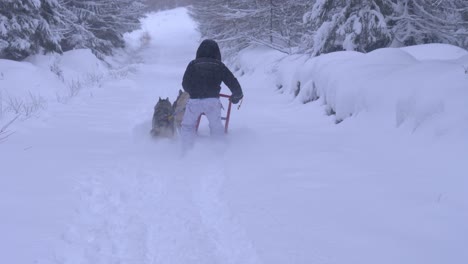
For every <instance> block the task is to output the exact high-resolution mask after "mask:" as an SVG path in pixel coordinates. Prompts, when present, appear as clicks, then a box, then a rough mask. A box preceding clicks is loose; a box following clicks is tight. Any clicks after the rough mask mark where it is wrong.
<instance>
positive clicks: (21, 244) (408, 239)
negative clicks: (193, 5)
mask: <svg viewBox="0 0 468 264" xmlns="http://www.w3.org/2000/svg"><path fill="white" fill-rule="evenodd" d="M150 25H151V27H150V28H147V30H148V31H149V32H150V35H151V36H152V37H153V39H152V42H151V44H150V45H149V46H147V47H144V48H143V49H140V50H138V51H135V53H133V54H132V61H133V62H132V63H134V67H135V68H136V69H137V70H136V73H135V74H133V75H131V76H130V77H129V78H127V79H124V80H119V81H113V82H108V83H106V84H105V85H104V86H103V87H101V88H100V89H96V90H93V91H92V96H91V94H90V96H89V97H86V98H84V97H80V98H81V99H80V100H79V101H78V100H76V101H75V102H73V103H72V104H70V105H67V106H64V107H60V108H57V109H51V112H50V114H49V115H48V116H47V117H45V118H43V119H41V120H37V121H31V122H28V123H27V124H25V125H24V127H23V128H22V129H21V130H19V131H18V132H17V133H16V134H15V137H11V139H9V140H8V141H7V142H5V143H4V144H3V145H2V148H4V149H5V150H7V151H4V152H1V153H0V155H1V156H0V160H1V161H2V170H4V171H8V172H14V173H12V174H10V175H8V176H9V178H8V180H7V179H6V178H0V179H1V180H2V184H1V185H0V190H1V192H0V198H1V199H0V208H1V209H2V210H11V213H9V214H6V216H7V219H2V221H5V224H3V222H2V225H0V233H1V234H6V237H7V239H0V249H2V250H3V249H6V250H5V251H4V252H6V253H4V252H2V254H1V258H2V262H5V263H7V262H8V263H32V260H33V259H39V260H40V262H39V263H67V264H69V263H70V264H75V263H76V264H78V263H80V264H81V263H93V264H100V263H102V264H104V263H106V264H108V263H125V264H127V263H129V264H132V263H135V264H136V263H139V264H140V263H171V264H178V263H233V264H234V263H268V264H270V263H464V260H468V255H467V253H466V251H465V250H464V247H465V245H466V244H467V243H468V240H467V239H468V226H467V225H466V220H467V219H468V211H467V210H465V209H467V203H466V200H467V199H466V198H467V195H466V191H465V190H466V186H467V183H468V182H467V180H466V177H464V175H463V173H464V172H467V171H468V165H466V162H465V161H464V159H463V158H462V157H463V156H464V155H466V150H464V149H463V148H462V147H456V146H455V147H454V146H448V145H447V144H445V143H444V144H442V143H437V142H436V143H433V144H428V142H429V141H428V140H426V139H424V138H420V139H418V138H416V137H412V136H411V135H405V134H404V133H406V132H401V134H400V132H398V131H396V130H394V129H390V128H385V127H376V128H368V127H367V126H364V125H362V124H360V123H359V120H356V121H355V122H354V123H353V122H349V123H347V122H344V123H343V124H341V125H340V126H336V125H334V124H333V121H332V120H331V118H328V117H326V116H324V114H323V109H322V107H321V106H319V105H315V104H308V105H299V104H296V103H294V104H293V103H290V102H289V101H288V100H289V99H288V98H287V96H284V95H280V94H276V93H275V92H274V91H273V89H272V87H274V85H275V84H274V82H273V80H271V78H269V77H268V76H269V75H267V74H265V75H260V76H259V75H245V76H243V77H240V78H239V80H240V82H241V84H242V86H243V88H244V92H245V95H246V96H245V102H244V104H243V106H242V108H241V110H239V111H238V110H237V109H235V110H234V112H233V114H232V115H233V116H232V126H231V131H230V134H229V137H228V145H227V147H226V148H225V149H223V148H222V147H220V146H219V145H216V144H213V143H212V142H210V141H209V140H207V139H206V138H204V137H202V138H200V139H199V144H198V145H196V146H195V148H194V149H193V151H192V152H190V153H189V154H188V155H187V156H185V157H183V158H181V157H180V151H179V145H178V142H177V141H170V140H158V141H155V140H153V139H151V138H150V137H149V129H150V125H151V115H152V111H153V109H152V107H153V105H154V103H155V102H156V100H157V98H158V97H159V96H161V97H170V98H171V99H172V100H173V99H174V98H175V97H176V95H177V91H178V89H179V88H180V82H181V77H182V74H183V72H184V70H185V67H186V65H187V63H188V62H189V61H190V60H191V59H192V58H193V57H194V55H195V51H196V48H197V46H198V43H199V41H200V39H199V35H198V34H197V33H196V31H195V30H194V24H193V22H192V21H191V20H190V19H189V18H188V16H187V14H186V11H185V10H184V9H177V10H174V11H168V12H162V13H159V14H157V15H155V16H154V17H153V18H151V23H150ZM135 61H136V62H135ZM363 127H365V128H366V129H363ZM204 129H205V131H202V132H206V127H205V128H204ZM447 149H450V152H448V151H447ZM18 160H24V161H25V166H21V167H18ZM440 175H452V176H453V177H451V178H449V179H444V178H443V177H440ZM18 198H21V199H24V203H23V204H24V206H21V207H19V208H18V207H17V206H16V207H15V208H9V201H11V200H12V199H18ZM463 201H465V202H463ZM12 204H13V203H12ZM15 204H18V203H15ZM41 212H43V213H41ZM31 219H34V220H31ZM31 223H33V224H31ZM19 231H20V232H22V234H18V232H19ZM25 237H28V238H29V239H25ZM18 248H25V249H27V250H25V251H26V253H25V254H24V255H23V256H18V251H17V249H18ZM4 259H6V260H5V261H3V260H4Z"/></svg>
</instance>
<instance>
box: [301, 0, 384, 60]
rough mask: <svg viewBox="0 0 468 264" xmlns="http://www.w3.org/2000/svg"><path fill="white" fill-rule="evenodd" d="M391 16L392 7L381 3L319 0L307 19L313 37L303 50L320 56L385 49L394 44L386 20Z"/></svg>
mask: <svg viewBox="0 0 468 264" xmlns="http://www.w3.org/2000/svg"><path fill="white" fill-rule="evenodd" d="M390 14H391V8H390V6H389V5H388V4H387V3H386V2H385V1H381V0H317V1H316V2H315V4H314V5H313V7H312V9H311V10H310V11H308V12H306V13H305V14H304V17H303V18H304V23H305V24H306V25H307V26H308V28H309V30H310V31H309V32H310V34H308V35H306V36H305V38H304V43H303V45H302V49H303V50H304V51H306V52H310V53H312V55H318V54H321V53H327V52H332V51H337V50H358V51H363V52H366V51H370V50H373V49H376V48H380V47H385V46H387V45H388V44H389V43H390V42H391V34H390V31H389V28H388V25H387V22H386V20H385V17H386V16H387V15H390Z"/></svg>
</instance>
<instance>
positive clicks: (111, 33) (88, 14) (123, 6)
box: [61, 0, 144, 57]
mask: <svg viewBox="0 0 468 264" xmlns="http://www.w3.org/2000/svg"><path fill="white" fill-rule="evenodd" d="M63 5H64V6H65V7H66V8H67V9H68V10H69V11H70V15H71V17H70V20H71V22H70V23H68V24H67V28H66V31H65V32H66V33H65V34H64V35H65V37H64V38H63V40H62V43H61V44H62V46H63V49H64V50H65V51H66V50H70V49H74V48H90V49H92V50H93V51H94V52H95V54H97V55H98V56H99V57H102V56H103V55H110V54H111V53H112V49H113V48H122V47H124V44H125V43H124V40H123V33H126V32H129V31H131V30H134V29H136V28H138V26H139V18H141V17H142V15H143V12H144V11H143V10H144V6H143V5H142V4H141V2H140V1H132V0H93V1H86V0H68V1H64V2H63Z"/></svg>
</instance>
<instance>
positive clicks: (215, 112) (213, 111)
mask: <svg viewBox="0 0 468 264" xmlns="http://www.w3.org/2000/svg"><path fill="white" fill-rule="evenodd" d="M203 106H204V107H203V108H204V109H203V110H204V113H205V115H206V117H207V118H208V122H209V124H210V133H211V136H213V137H218V138H219V137H222V136H224V126H223V122H222V121H221V102H220V101H219V99H218V98H208V99H204V104H203Z"/></svg>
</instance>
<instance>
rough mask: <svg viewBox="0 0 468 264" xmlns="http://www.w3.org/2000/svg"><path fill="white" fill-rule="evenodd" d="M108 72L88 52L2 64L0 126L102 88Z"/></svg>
mask: <svg viewBox="0 0 468 264" xmlns="http://www.w3.org/2000/svg"><path fill="white" fill-rule="evenodd" d="M107 72H108V69H107V66H106V65H105V63H104V62H102V61H100V60H99V59H97V58H96V57H95V56H94V55H93V54H92V53H91V51H90V50H87V49H80V50H73V51H69V52H65V53H64V54H63V55H59V54H47V55H35V56H31V57H29V58H27V59H26V60H25V61H22V62H16V61H11V60H0V124H2V123H4V122H5V119H11V117H12V116H17V115H19V116H30V115H32V114H34V113H35V112H37V111H39V110H41V109H45V108H47V106H48V105H49V103H57V102H60V103H63V102H66V101H67V100H68V99H69V98H71V97H73V96H76V95H77V94H78V93H79V92H80V91H81V90H82V89H86V88H89V87H95V86H99V84H100V82H101V80H102V79H103V78H104V76H105V75H106V74H107Z"/></svg>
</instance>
